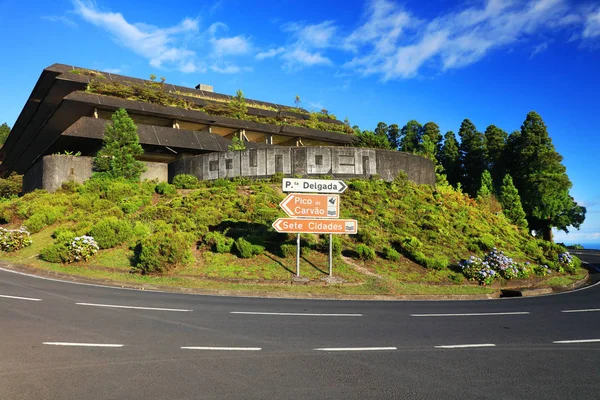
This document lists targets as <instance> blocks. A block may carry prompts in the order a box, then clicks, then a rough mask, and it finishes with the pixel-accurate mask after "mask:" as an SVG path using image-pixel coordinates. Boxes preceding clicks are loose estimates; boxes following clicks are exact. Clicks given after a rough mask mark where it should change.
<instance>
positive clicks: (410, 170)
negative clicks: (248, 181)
mask: <svg viewBox="0 0 600 400" xmlns="http://www.w3.org/2000/svg"><path fill="white" fill-rule="evenodd" d="M400 171H404V172H405V173H406V174H407V175H408V178H409V179H410V180H411V181H413V182H416V183H419V184H428V185H432V186H433V185H435V165H434V163H433V162H432V161H431V160H428V159H427V158H425V157H421V156H416V155H413V154H408V153H402V152H398V151H389V150H379V149H367V148H360V147H285V146H281V147H278V146H273V147H265V148H256V149H248V150H243V151H233V152H222V153H208V154H201V155H198V156H193V157H189V158H183V159H180V160H175V161H172V162H171V163H169V182H171V181H172V180H173V177H175V175H179V174H191V175H195V176H197V177H198V179H201V180H212V179H218V178H233V177H236V176H243V177H248V178H268V177H271V176H272V175H274V174H275V173H277V172H281V173H283V174H284V175H286V176H293V175H301V176H313V177H319V176H322V175H331V176H333V177H335V178H368V177H370V176H372V175H379V177H380V178H381V179H384V180H386V181H391V180H393V179H394V178H395V177H396V176H397V175H398V173H399V172H400Z"/></svg>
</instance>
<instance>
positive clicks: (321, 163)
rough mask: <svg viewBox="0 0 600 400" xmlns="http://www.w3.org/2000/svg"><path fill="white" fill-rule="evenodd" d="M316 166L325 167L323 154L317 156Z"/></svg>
mask: <svg viewBox="0 0 600 400" xmlns="http://www.w3.org/2000/svg"><path fill="white" fill-rule="evenodd" d="M315 165H323V156H322V155H321V154H319V155H316V156H315Z"/></svg>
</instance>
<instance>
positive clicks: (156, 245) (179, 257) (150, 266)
mask: <svg viewBox="0 0 600 400" xmlns="http://www.w3.org/2000/svg"><path fill="white" fill-rule="evenodd" d="M192 244H193V238H192V236H191V235H190V234H188V233H183V232H158V233H154V234H151V235H150V236H148V237H146V238H145V239H143V240H142V241H141V243H140V245H139V255H138V259H137V263H136V268H137V269H139V270H141V271H142V272H143V273H150V272H164V271H168V270H169V269H171V268H173V267H174V266H176V265H184V264H188V263H190V262H191V261H192V260H193V255H192V251H191V247H192Z"/></svg>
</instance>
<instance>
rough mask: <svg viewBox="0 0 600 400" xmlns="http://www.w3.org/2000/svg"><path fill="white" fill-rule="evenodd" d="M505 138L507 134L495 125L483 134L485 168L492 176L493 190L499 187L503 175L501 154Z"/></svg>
mask: <svg viewBox="0 0 600 400" xmlns="http://www.w3.org/2000/svg"><path fill="white" fill-rule="evenodd" d="M507 138H508V134H507V133H506V132H505V131H503V130H502V129H500V128H498V127H497V126H495V125H490V126H488V127H487V128H486V129H485V132H484V134H483V146H484V151H485V161H486V168H487V169H488V170H489V171H490V173H491V174H492V180H493V181H494V187H495V188H499V187H500V185H501V184H502V177H503V176H504V175H505V168H504V165H503V163H502V154H503V152H504V147H505V146H506V140H507Z"/></svg>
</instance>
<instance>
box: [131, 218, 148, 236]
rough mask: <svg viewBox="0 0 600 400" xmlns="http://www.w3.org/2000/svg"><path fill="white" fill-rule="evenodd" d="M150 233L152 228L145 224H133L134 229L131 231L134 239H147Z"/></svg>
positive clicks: (138, 222) (136, 222)
mask: <svg viewBox="0 0 600 400" xmlns="http://www.w3.org/2000/svg"><path fill="white" fill-rule="evenodd" d="M150 233H151V231H150V227H149V226H148V225H146V224H144V223H143V222H140V221H135V223H134V224H133V229H132V231H131V234H132V236H133V237H135V238H138V239H141V238H145V237H146V236H148V235H149V234H150Z"/></svg>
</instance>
